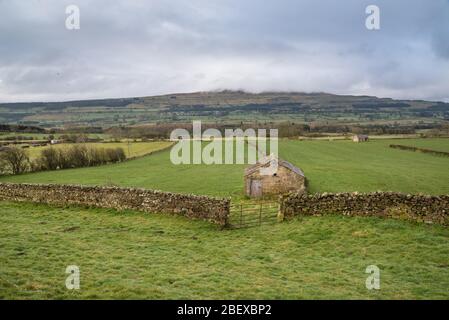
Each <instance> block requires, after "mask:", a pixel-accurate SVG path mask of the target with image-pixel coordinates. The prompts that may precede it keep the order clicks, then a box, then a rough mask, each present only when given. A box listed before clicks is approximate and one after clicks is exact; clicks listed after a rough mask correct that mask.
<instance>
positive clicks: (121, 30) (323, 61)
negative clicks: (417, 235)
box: [0, 0, 449, 101]
mask: <svg viewBox="0 0 449 320" xmlns="http://www.w3.org/2000/svg"><path fill="white" fill-rule="evenodd" d="M372 3H374V4H377V5H378V6H379V7H380V9H381V30H380V31H368V30H366V28H365V27H364V24H365V17H366V15H365V7H366V6H367V5H369V4H372ZM68 4H77V5H79V7H80V9H81V30H79V31H68V30H66V29H65V27H64V21H65V18H66V15H65V6H66V5H68ZM0 31H1V32H0V101H31V100H48V101H58V100H70V99H85V98H102V97H125V96H145V95H152V94H161V93H169V92H180V91H197V90H214V89H224V88H228V89H245V90H248V91H255V92H259V91H264V90H296V91H328V92H333V93H342V94H347V93H350V94H371V95H379V96H391V97H396V98H422V99H434V100H435V99H436V100H440V99H446V100H448V99H449V81H448V80H449V47H448V43H449V2H448V1H446V0H433V1H428V0H412V1H405V0H397V1H390V0H378V1H375V0H369V1H368V0H346V1H336V0H322V1H316V0H315V1H313V0H301V1H300V0H276V1H275V0H270V1H263V2H262V1H257V0H245V1H241V0H239V1H237V0H190V1H187V0H184V1H182V0H171V1H163V0H159V1H156V0H155V1H143V0H127V1H126V0H120V1H107V0H78V1H77V0H71V1H66V0H62V1H61V0H30V1H27V2H25V1H19V0H11V1H5V0H3V1H2V0H0Z"/></svg>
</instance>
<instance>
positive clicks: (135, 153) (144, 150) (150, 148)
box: [26, 141, 171, 159]
mask: <svg viewBox="0 0 449 320" xmlns="http://www.w3.org/2000/svg"><path fill="white" fill-rule="evenodd" d="M72 145H79V146H87V147H94V148H122V149H123V151H125V154H126V157H127V158H134V157H140V156H143V155H146V154H149V153H152V152H154V151H158V150H161V149H164V148H167V147H168V146H170V145H171V142H169V141H154V142H130V143H127V142H107V143H83V144H70V143H64V144H56V145H54V146H45V147H33V148H29V149H26V150H27V152H28V154H29V156H30V158H31V159H36V158H38V157H39V156H40V154H41V152H42V150H44V149H48V148H67V147H68V146H72Z"/></svg>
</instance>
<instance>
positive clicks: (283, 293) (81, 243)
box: [0, 202, 449, 299]
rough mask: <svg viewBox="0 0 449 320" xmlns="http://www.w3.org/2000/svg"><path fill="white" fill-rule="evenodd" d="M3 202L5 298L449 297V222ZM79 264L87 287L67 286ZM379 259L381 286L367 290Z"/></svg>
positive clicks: (0, 247) (0, 258) (0, 273)
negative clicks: (261, 218)
mask: <svg viewBox="0 0 449 320" xmlns="http://www.w3.org/2000/svg"><path fill="white" fill-rule="evenodd" d="M0 207H1V212H2V214H1V215H0V239H2V240H1V242H0V251H1V255H0V265H1V266H2V267H1V268H0V299H6V298H10V299H11V298H13V299H30V298H39V299H78V298H90V299H98V298H124V299H132V298H139V299H142V298H146V299H224V298H230V299H232V298H235V299H243V298H245V299H415V298H417V299H430V298H436V299H449V292H448V290H447V288H448V287H449V276H448V275H449V264H448V257H449V246H448V245H447V243H448V241H449V233H448V230H447V229H446V228H443V227H440V226H428V225H424V224H412V223H407V222H403V221H396V220H382V219H379V218H358V217H351V218H349V217H341V216H326V217H307V218H296V219H293V220H291V221H287V222H284V223H280V224H276V225H272V226H262V227H260V228H250V229H240V230H227V231H226V230H225V231H219V230H217V229H216V227H214V226H212V225H210V224H208V223H206V222H200V221H191V220H187V219H186V218H183V217H175V216H165V215H159V214H145V213H136V212H116V211H113V210H100V209H82V208H65V209H64V208H55V207H48V206H45V205H36V204H17V203H8V202H2V203H0ZM68 265H77V266H79V268H80V285H81V289H80V290H78V291H69V290H67V289H66V288H65V279H66V277H67V275H66V274H65V268H66V267H67V266H68ZM368 265H376V266H378V267H379V268H380V270H381V288H380V290H372V291H370V290H367V289H366V287H365V280H366V277H367V276H368V275H367V274H366V273H365V269H366V267H367V266H368Z"/></svg>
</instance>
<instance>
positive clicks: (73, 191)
mask: <svg viewBox="0 0 449 320" xmlns="http://www.w3.org/2000/svg"><path fill="white" fill-rule="evenodd" d="M0 200H10V201H29V202H37V203H46V204H57V205H82V206H89V207H99V208H112V209H117V210H125V209H130V210H139V211H144V212H152V213H169V214H177V215H182V216H186V217H188V218H192V219H202V220H207V221H210V222H212V223H215V224H218V225H220V226H225V225H227V223H228V216H229V206H230V200H229V199H218V198H212V197H206V196H196V195H188V194H177V193H170V192H162V191H153V190H146V189H132V188H118V187H99V186H91V187H90V186H77V185H43V184H12V183H0Z"/></svg>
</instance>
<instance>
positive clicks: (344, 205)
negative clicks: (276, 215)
mask: <svg viewBox="0 0 449 320" xmlns="http://www.w3.org/2000/svg"><path fill="white" fill-rule="evenodd" d="M280 202H281V203H280V208H281V214H283V216H284V217H291V216H293V215H322V214H333V213H334V214H343V215H348V216H379V217H391V218H398V219H405V220H412V221H417V222H426V223H439V224H442V225H446V226H448V225H449V195H441V196H430V195H421V194H404V193H397V192H373V193H357V192H354V193H335V194H332V193H322V194H314V195H306V194H298V193H291V194H287V195H284V196H281V198H280Z"/></svg>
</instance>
